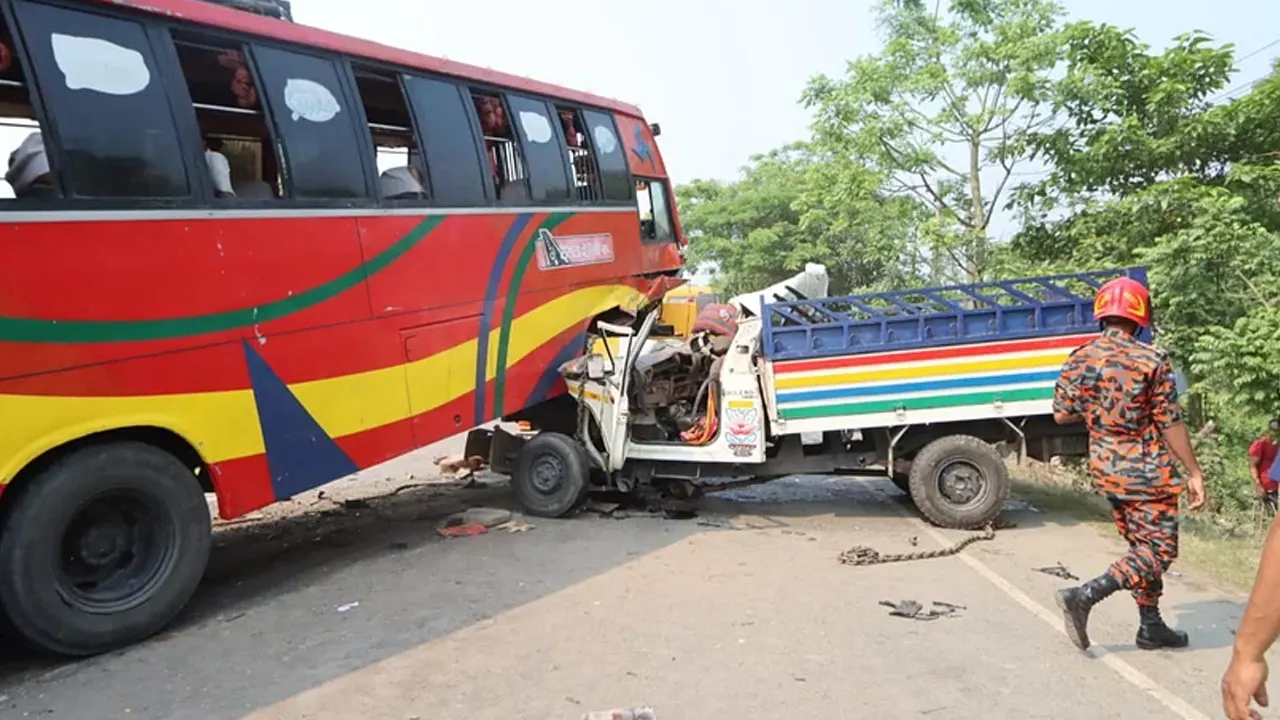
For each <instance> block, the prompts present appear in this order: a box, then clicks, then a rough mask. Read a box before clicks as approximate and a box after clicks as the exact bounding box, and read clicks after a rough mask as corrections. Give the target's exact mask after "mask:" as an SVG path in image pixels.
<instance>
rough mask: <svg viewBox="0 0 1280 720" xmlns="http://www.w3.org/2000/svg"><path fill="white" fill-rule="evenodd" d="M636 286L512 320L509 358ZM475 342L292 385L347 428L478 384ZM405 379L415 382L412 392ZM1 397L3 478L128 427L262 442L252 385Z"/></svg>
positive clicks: (569, 297)
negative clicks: (81, 441)
mask: <svg viewBox="0 0 1280 720" xmlns="http://www.w3.org/2000/svg"><path fill="white" fill-rule="evenodd" d="M638 295H640V293H638V292H636V290H635V289H633V288H631V287H628V286H625V285H603V286H595V287H589V288H582V289H580V290H575V291H573V292H571V293H568V294H566V295H563V296H561V297H558V298H556V299H554V300H551V301H549V302H547V303H544V304H543V305H540V306H538V307H536V308H534V309H533V310H530V311H529V312H526V313H525V314H523V315H521V316H519V317H517V318H516V319H515V320H514V322H513V323H512V326H511V341H510V346H509V347H510V351H509V353H508V355H507V367H511V366H513V365H515V364H516V363H518V362H519V361H520V360H521V359H523V358H525V357H526V356H528V355H529V354H530V353H532V352H533V351H534V350H535V349H537V348H538V347H539V346H541V345H543V344H544V343H546V342H548V341H549V340H551V338H553V337H555V336H556V335H559V334H560V333H562V332H564V331H566V330H568V329H570V328H571V327H573V326H574V325H576V324H578V323H580V322H582V321H583V320H585V319H587V318H589V317H591V316H593V315H596V314H598V313H600V312H602V311H604V310H607V309H609V308H610V307H614V306H616V305H619V304H626V303H634V302H636V296H638ZM499 332H500V331H499V329H497V328H495V329H494V330H492V331H491V332H490V340H489V346H490V347H494V346H495V345H496V344H497V340H498V333H499ZM477 347H478V343H477V342H476V340H474V339H473V340H468V341H467V342H464V343H461V344H459V345H455V346H454V347H451V348H448V349H446V350H444V351H441V352H439V353H437V354H435V355H432V356H430V357H427V358H423V359H421V360H417V361H414V362H412V363H408V364H406V365H398V366H394V367H389V368H381V369H378V370H370V371H367V372H362V373H354V374H351V375H344V376H340V377H333V378H325V379H322V380H313V381H310V382H304V383H297V384H293V385H290V386H289V389H290V390H291V391H292V392H293V393H294V395H295V396H296V397H297V398H298V400H299V401H300V402H301V403H302V405H303V406H304V407H306V409H307V410H308V412H310V413H311V415H312V417H314V418H315V419H316V421H317V422H318V423H319V424H320V426H321V427H323V428H324V430H325V432H326V433H328V434H329V436H330V437H334V438H339V437H344V436H346V435H351V434H353V433H357V432H361V431H364V430H369V429H372V428H377V427H382V426H384V425H388V424H391V423H393V422H398V421H400V420H404V419H406V418H408V417H410V416H411V415H416V414H419V413H423V412H427V411H429V410H432V409H434V408H437V407H440V406H441V405H444V404H445V403H448V402H451V401H453V400H456V399H458V398H460V397H462V396H464V395H466V394H467V393H469V392H472V391H473V390H474V389H475V375H474V373H473V372H472V370H473V369H474V368H475V361H476V354H477ZM450 370H454V371H453V372H450ZM459 370H465V372H460V371H459ZM495 374H496V373H495V372H494V371H493V370H492V369H490V370H489V371H488V372H487V373H486V375H487V378H486V379H488V380H492V379H493V378H494V376H495ZM406 379H407V381H408V382H407V383H406ZM406 386H407V387H409V388H411V390H410V391H409V392H408V393H406V390H405V388H406ZM0 407H4V409H5V412H4V413H3V415H2V416H0V485H2V484H5V483H7V482H8V481H9V479H10V478H12V477H13V476H14V474H16V473H17V472H18V470H20V469H21V468H22V467H23V466H25V465H26V464H27V463H28V462H30V461H31V460H33V459H35V458H36V457H38V456H39V455H40V454H41V453H43V452H45V451H47V450H49V449H51V448H54V447H57V446H59V445H61V444H63V443H66V442H69V441H71V440H75V439H76V438H80V437H84V436H85V435H89V434H92V433H95V432H101V431H104V430H111V429H115V428H122V427H134V426H154V427H161V428H166V429H169V430H172V431H173V432H175V433H177V434H179V435H181V436H182V437H184V438H186V439H187V440H188V441H189V442H191V444H192V445H194V446H195V447H196V449H197V450H198V451H199V452H200V455H201V456H202V457H203V458H204V459H205V460H206V461H208V462H211V463H212V462H221V461H224V460H230V459H233V458H239V457H248V456H253V455H259V454H261V453H262V452H264V445H263V440H262V431H261V429H260V427H259V424H258V411H257V405H256V404H255V402H254V398H253V391H252V390H249V389H244V390H229V391H219V392H207V393H187V394H173V395H142V396H127V397H54V396H45V395H5V394H0Z"/></svg>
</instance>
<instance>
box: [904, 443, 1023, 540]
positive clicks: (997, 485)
mask: <svg viewBox="0 0 1280 720" xmlns="http://www.w3.org/2000/svg"><path fill="white" fill-rule="evenodd" d="M910 484H911V500H912V501H913V502H914V503H915V506H916V507H917V508H919V510H920V512H921V513H922V514H923V515H924V516H925V517H926V518H928V519H929V521H930V522H932V523H934V524H935V525H940V526H942V527H945V528H953V529H957V530H969V529H973V528H979V527H982V526H983V525H985V524H987V523H988V522H990V521H991V520H994V519H995V517H996V515H998V514H1000V510H1001V509H1002V508H1003V507H1004V502H1005V500H1007V499H1008V497H1009V468H1008V467H1007V466H1006V465H1005V464H1004V462H1003V461H1002V460H1001V459H1000V455H999V454H998V453H997V452H996V451H995V448H993V447H991V445H990V444H988V443H986V442H983V441H982V440H980V439H979V438H976V437H973V436H972V435H948V436H946V437H941V438H938V439H937V440H934V441H933V442H931V443H929V444H928V445H925V446H924V449H922V450H921V451H920V453H919V454H918V455H916V457H915V460H914V461H913V462H912V464H911V478H910Z"/></svg>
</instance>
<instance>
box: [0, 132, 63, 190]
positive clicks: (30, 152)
mask: <svg viewBox="0 0 1280 720" xmlns="http://www.w3.org/2000/svg"><path fill="white" fill-rule="evenodd" d="M4 179H5V181H6V182H8V183H9V185H10V186H12V187H13V194H14V197H17V198H31V197H55V196H57V194H58V191H57V188H56V187H55V186H54V184H53V174H52V173H51V172H49V157H48V155H46V154H45V151H44V136H43V135H41V133H40V131H39V130H37V131H36V132H33V133H31V134H30V135H28V136H27V137H26V139H25V140H23V141H22V144H21V145H19V146H18V148H17V149H16V150H14V151H13V152H12V153H10V154H9V170H8V172H6V173H5V175H4Z"/></svg>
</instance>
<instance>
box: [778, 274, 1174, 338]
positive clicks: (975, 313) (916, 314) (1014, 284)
mask: <svg viewBox="0 0 1280 720" xmlns="http://www.w3.org/2000/svg"><path fill="white" fill-rule="evenodd" d="M1122 275H1127V276H1129V277H1131V278H1133V279H1135V280H1137V281H1139V282H1141V283H1142V284H1143V285H1145V284H1146V283H1147V272H1146V269H1145V268H1141V267H1131V268H1117V269H1114V270H1096V271H1093V272H1083V273H1070V274H1066V275H1053V276H1046V277H1032V278H1019V279H1014V280H1000V281H997V282H990V283H977V284H973V285H948V286H945V287H934V288H922V289H919V290H898V291H894V292H883V293H867V294H864V295H851V296H848V297H833V298H820V299H812V300H797V301H791V302H776V303H770V304H767V305H765V306H764V343H763V348H762V349H763V352H764V356H765V357H767V358H769V359H770V360H799V359H807V358H818V357H830V356H833V355H856V354H860V353H869V352H884V351H889V350H910V349H914V348H926V347H936V346H941V345H958V344H962V343H972V342H990V341H995V340H1018V339H1025V338H1038V337H1052V336H1055V335H1070V334H1073V333H1083V332H1090V331H1094V330H1096V329H1097V324H1096V323H1095V322H1094V319H1093V298H1094V295H1095V294H1096V293H1097V290H1098V288H1099V287H1101V286H1102V284H1103V283H1105V282H1107V281H1108V280H1111V279H1113V278H1117V277H1120V276H1122ZM1140 337H1142V339H1143V340H1147V341H1149V340H1150V331H1149V330H1144V331H1143V333H1142V335H1141V336H1140Z"/></svg>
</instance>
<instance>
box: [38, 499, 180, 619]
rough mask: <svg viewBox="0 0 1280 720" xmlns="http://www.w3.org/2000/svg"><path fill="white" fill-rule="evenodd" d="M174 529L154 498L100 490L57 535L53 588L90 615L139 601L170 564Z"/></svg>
mask: <svg viewBox="0 0 1280 720" xmlns="http://www.w3.org/2000/svg"><path fill="white" fill-rule="evenodd" d="M176 546H177V532H176V527H175V526H174V523H173V520H172V518H171V516H170V515H169V514H168V513H167V512H164V511H163V510H162V509H161V507H160V506H159V503H157V502H155V501H154V500H153V499H151V498H149V497H146V496H145V495H143V494H141V493H134V492H116V493H106V494H103V495H99V496H98V497H96V498H94V499H92V500H90V501H89V502H87V503H85V504H84V505H82V506H81V507H80V508H79V509H78V510H77V511H76V514H75V515H74V516H73V517H72V519H71V522H69V523H68V524H67V526H66V528H65V529H64V531H63V534H62V541H61V545H60V548H59V549H60V552H61V557H60V559H59V562H58V564H57V568H58V572H57V591H58V595H59V596H60V597H61V598H62V601H63V602H65V603H66V604H67V605H69V606H71V607H73V608H75V609H78V610H81V611H84V612H88V613H94V614H103V615H105V614H114V613H120V612H124V611H126V610H129V609H131V608H133V607H136V606H137V605H139V604H141V603H143V602H145V601H146V600H147V599H148V598H149V597H150V596H151V594H152V593H153V592H154V590H155V588H156V587H157V586H158V585H159V584H160V583H162V582H163V581H164V579H165V578H166V577H167V576H168V575H169V572H170V571H171V570H172V568H173V564H174V557H175V556H176V554H177V552H176V551H177V547H176Z"/></svg>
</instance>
